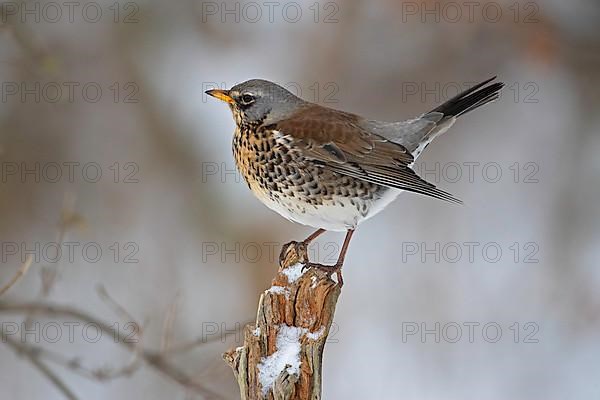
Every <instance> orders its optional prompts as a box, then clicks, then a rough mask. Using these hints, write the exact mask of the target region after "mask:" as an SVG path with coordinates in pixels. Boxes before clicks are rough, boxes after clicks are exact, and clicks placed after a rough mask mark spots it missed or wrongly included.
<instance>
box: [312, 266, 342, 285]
mask: <svg viewBox="0 0 600 400" xmlns="http://www.w3.org/2000/svg"><path fill="white" fill-rule="evenodd" d="M308 268H315V269H318V270H319V271H322V272H324V273H325V274H326V275H327V277H328V278H331V276H332V275H333V274H334V273H335V276H336V277H337V281H338V285H339V286H340V288H341V287H342V286H344V278H343V277H342V264H335V265H323V264H317V263H312V262H307V263H306V264H305V265H304V267H302V271H304V270H306V269H308Z"/></svg>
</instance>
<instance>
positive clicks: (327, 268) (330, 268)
mask: <svg viewBox="0 0 600 400" xmlns="http://www.w3.org/2000/svg"><path fill="white" fill-rule="evenodd" d="M317 232H318V231H317ZM317 232H315V233H313V234H312V235H311V236H314V235H315V234H317ZM319 234H320V233H319ZM353 234H354V229H348V232H346V237H345V238H344V244H343V245H342V250H341V251H340V255H339V257H338V260H337V262H336V263H335V264H334V265H322V264H315V263H311V262H308V263H307V264H306V266H305V268H316V269H318V270H321V271H323V272H325V273H326V274H327V276H328V277H331V275H333V273H334V272H335V274H336V276H337V280H338V285H340V287H342V286H344V278H343V277H342V266H343V265H344V259H345V258H346V252H347V251H348V247H349V245H350V240H351V239H352V235H353ZM311 236H309V238H310V237H311ZM317 236H318V235H317Z"/></svg>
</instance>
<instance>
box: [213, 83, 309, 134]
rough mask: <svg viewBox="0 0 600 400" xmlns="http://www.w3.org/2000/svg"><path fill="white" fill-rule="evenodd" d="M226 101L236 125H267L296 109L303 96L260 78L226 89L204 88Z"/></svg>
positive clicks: (300, 103) (301, 102)
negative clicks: (300, 96)
mask: <svg viewBox="0 0 600 400" xmlns="http://www.w3.org/2000/svg"><path fill="white" fill-rule="evenodd" d="M206 94H208V95H210V96H213V97H215V98H217V99H219V100H222V101H224V102H226V103H228V104H229V108H230V109H231V112H232V113H233V116H234V118H235V120H236V123H237V124H238V125H242V126H243V125H268V124H271V123H274V122H277V121H279V120H281V119H283V118H285V117H287V116H289V115H291V114H293V113H294V112H295V111H297V110H298V109H299V107H301V106H302V105H303V104H306V102H305V101H304V100H302V99H301V98H299V97H297V96H295V95H294V94H293V93H291V92H290V91H288V90H286V89H285V88H283V87H281V86H279V85H277V84H276V83H273V82H269V81H267V80H263V79H252V80H249V81H246V82H242V83H240V84H237V85H235V86H234V87H232V88H231V89H229V90H221V89H213V90H208V91H206Z"/></svg>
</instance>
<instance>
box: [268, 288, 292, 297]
mask: <svg viewBox="0 0 600 400" xmlns="http://www.w3.org/2000/svg"><path fill="white" fill-rule="evenodd" d="M267 293H275V294H284V295H286V296H287V295H288V294H289V293H288V290H287V289H286V288H284V287H283V286H271V287H270V288H269V289H268V290H267Z"/></svg>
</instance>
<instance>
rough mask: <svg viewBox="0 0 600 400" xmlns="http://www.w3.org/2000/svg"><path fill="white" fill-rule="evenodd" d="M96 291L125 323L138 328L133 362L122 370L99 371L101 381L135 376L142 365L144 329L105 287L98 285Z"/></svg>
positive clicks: (132, 357)
mask: <svg viewBox="0 0 600 400" xmlns="http://www.w3.org/2000/svg"><path fill="white" fill-rule="evenodd" d="M96 291H97V292H98V295H99V296H100V298H101V299H102V300H104V301H105V302H106V303H107V304H108V305H109V306H111V307H112V308H113V309H114V310H115V312H116V313H117V314H118V315H119V316H120V317H121V318H124V319H125V321H128V322H133V324H134V326H135V327H136V332H135V333H136V336H137V338H136V340H135V341H132V342H133V343H134V346H133V353H132V355H131V360H130V361H129V362H128V363H127V364H126V365H125V366H124V367H122V368H119V369H117V370H114V371H110V370H107V369H101V370H97V372H98V373H99V374H100V375H99V378H100V379H114V378H117V377H119V376H128V375H131V374H133V373H134V372H135V371H136V370H137V369H138V368H139V367H140V365H141V363H140V357H141V353H142V351H143V350H142V338H143V336H144V327H142V326H140V324H139V323H137V322H136V320H135V319H134V318H133V316H132V315H131V314H130V313H129V312H128V311H127V310H126V309H125V307H123V306H121V305H120V304H119V303H117V301H116V300H114V299H113V298H112V297H110V295H109V294H108V291H107V290H106V288H105V287H104V286H103V285H97V286H96Z"/></svg>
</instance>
